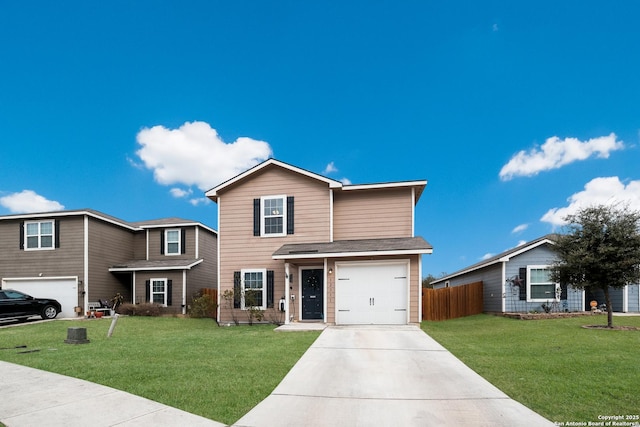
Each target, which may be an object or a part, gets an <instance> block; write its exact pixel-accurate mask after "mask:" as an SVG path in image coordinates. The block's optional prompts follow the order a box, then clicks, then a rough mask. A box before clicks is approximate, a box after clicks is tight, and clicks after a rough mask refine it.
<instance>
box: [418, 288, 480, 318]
mask: <svg viewBox="0 0 640 427" xmlns="http://www.w3.org/2000/svg"><path fill="white" fill-rule="evenodd" d="M482 309H483V304H482V282H475V283H469V284H467V285H462V286H454V287H449V288H442V289H429V288H423V289H422V320H447V319H455V318H458V317H464V316H471V315H472V314H480V313H482Z"/></svg>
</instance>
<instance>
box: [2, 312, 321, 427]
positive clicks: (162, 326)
mask: <svg viewBox="0 0 640 427" xmlns="http://www.w3.org/2000/svg"><path fill="white" fill-rule="evenodd" d="M110 325H111V320H110V319H92V320H86V321H83V320H80V321H63V320H60V321H53V322H46V323H40V324H33V325H24V326H18V327H13V328H4V329H0V347H3V348H9V349H5V350H0V360H4V361H7V362H12V363H17V364H21V365H25V366H30V367H33V368H38V369H43V370H46V371H50V372H56V373H59V374H63V375H68V376H72V377H76V378H81V379H84V380H88V381H92V382H96V383H99V384H103V385H106V386H110V387H113V388H116V389H119V390H124V391H127V392H129V393H132V394H135V395H138V396H143V397H146V398H148V399H151V400H154V401H157V402H161V403H164V404H166V405H169V406H173V407H176V408H179V409H182V410H185V411H187V412H191V413H194V414H198V415H201V416H203V417H206V418H210V419H212V420H215V421H219V422H222V423H226V424H232V423H234V422H235V421H237V420H238V419H239V418H240V417H242V416H243V415H244V414H245V413H247V412H248V411H249V410H250V409H251V408H253V407H254V406H255V405H256V404H258V403H259V402H260V401H261V400H263V399H264V398H265V397H267V396H268V395H269V394H270V393H271V391H273V389H274V388H275V387H276V386H277V385H278V383H279V382H280V381H281V380H282V378H284V376H285V375H286V374H287V372H288V371H289V370H290V369H291V367H292V366H293V365H294V364H295V363H296V362H297V361H298V359H299V358H300V357H301V356H302V354H303V353H304V352H305V351H306V350H307V348H309V346H310V345H311V344H312V343H313V342H314V341H315V339H316V338H317V337H318V336H319V334H320V332H318V331H313V332H274V331H273V329H274V328H275V327H274V326H273V325H254V326H234V327H218V326H217V325H216V324H215V322H214V321H212V320H211V319H182V318H159V317H121V318H120V319H119V320H118V323H117V326H116V328H115V331H114V334H113V336H112V337H111V338H107V332H108V330H109V326H110ZM70 327H83V328H87V338H88V339H89V340H90V341H91V342H90V343H88V344H66V343H64V340H65V339H66V338H67V329H68V328H70ZM25 345H26V346H27V347H26V348H19V349H18V348H16V349H10V348H11V347H16V346H25ZM25 350H30V351H33V350H39V351H33V352H29V353H21V351H25Z"/></svg>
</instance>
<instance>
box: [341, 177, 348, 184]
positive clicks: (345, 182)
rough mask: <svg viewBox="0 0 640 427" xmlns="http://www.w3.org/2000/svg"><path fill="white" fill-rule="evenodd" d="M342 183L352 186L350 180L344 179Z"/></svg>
mask: <svg viewBox="0 0 640 427" xmlns="http://www.w3.org/2000/svg"><path fill="white" fill-rule="evenodd" d="M340 182H341V183H343V184H344V185H351V180H350V179H349V178H342V179H341V180H340Z"/></svg>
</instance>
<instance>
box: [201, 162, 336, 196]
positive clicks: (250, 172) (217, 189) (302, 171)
mask: <svg viewBox="0 0 640 427" xmlns="http://www.w3.org/2000/svg"><path fill="white" fill-rule="evenodd" d="M271 167H280V168H283V169H287V170H289V171H292V172H295V173H298V174H300V175H304V176H306V177H309V178H312V179H315V180H318V181H321V182H324V183H326V184H327V185H328V186H329V188H341V187H342V183H341V182H340V181H336V180H334V179H331V178H327V177H325V176H322V175H318V174H316V173H313V172H310V171H308V170H305V169H301V168H299V167H296V166H293V165H290V164H288V163H284V162H281V161H279V160H276V159H268V160H265V161H264V162H262V163H260V164H258V165H256V166H254V167H252V168H251V169H248V170H246V171H244V172H242V173H241V174H240V175H236V176H235V177H233V178H231V179H229V180H227V181H225V182H223V183H222V184H220V185H218V186H217V187H214V188H212V189H211V190H209V191H207V192H205V196H207V197H208V198H210V199H211V200H213V201H214V202H215V201H217V199H218V196H219V195H220V192H222V191H224V190H225V189H227V188H229V187H231V186H233V185H234V184H237V183H239V182H241V181H243V180H245V179H247V178H249V177H250V176H252V175H254V174H256V173H258V172H261V171H263V170H265V169H266V168H271Z"/></svg>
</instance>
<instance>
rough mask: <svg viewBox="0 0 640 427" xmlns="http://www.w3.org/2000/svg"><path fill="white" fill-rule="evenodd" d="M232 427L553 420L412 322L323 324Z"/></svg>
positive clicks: (512, 426) (508, 425) (511, 424)
mask: <svg viewBox="0 0 640 427" xmlns="http://www.w3.org/2000/svg"><path fill="white" fill-rule="evenodd" d="M234 425H235V426H238V427H240V426H242V427H272V426H273V427H275V426H307V427H309V426H374V425H375V426H439V427H443V426H444V427H446V426H451V427H454V426H455V427H461V426H474V427H475V426H491V427H499V426H505V427H517V426H523V427H525V426H526V427H532V426H554V424H553V423H552V422H550V421H548V420H546V419H545V418H543V417H542V416H540V415H538V414H536V413H535V412H533V411H531V410H530V409H528V408H527V407H525V406H524V405H522V404H520V403H518V402H516V401H514V400H513V399H510V398H509V397H508V396H507V395H505V394H504V393H503V392H501V391H500V390H498V389H497V388H495V387H494V386H493V385H491V384H490V383H489V382H488V381H486V380H484V379H483V378H482V377H480V376H479V375H478V374H476V373H475V372H474V371H472V370H471V369H470V368H468V367H467V366H466V365H464V364H463V363H462V362H461V361H460V360H458V359H457V358H455V357H454V356H453V355H452V354H451V353H450V352H448V351H447V350H446V349H445V348H444V347H442V346H441V345H440V344H438V343H437V342H436V341H434V340H433V339H432V338H431V337H429V336H428V335H426V334H425V333H424V332H423V331H422V330H420V329H419V328H418V327H415V326H389V327H384V326H364V327H357V326H347V327H335V326H334V327H328V328H327V329H325V330H324V332H323V333H322V334H321V335H320V337H319V338H318V339H317V340H316V342H315V343H314V344H313V345H312V346H311V347H310V348H309V349H308V350H307V352H306V353H305V354H304V355H303V356H302V358H301V359H300V360H299V361H298V363H296V365H295V366H294V367H293V368H292V369H291V371H290V372H289V373H288V374H287V376H286V377H285V378H284V379H283V380H282V382H281V383H280V384H279V385H278V386H277V387H276V389H275V390H274V391H273V393H272V394H271V395H269V396H268V397H267V398H266V399H265V400H264V401H262V402H261V403H259V404H258V405H257V406H256V407H255V408H253V409H252V410H251V411H250V412H249V413H247V414H246V415H245V416H244V417H242V418H241V419H240V420H238V422H237V423H236V424H234Z"/></svg>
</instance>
